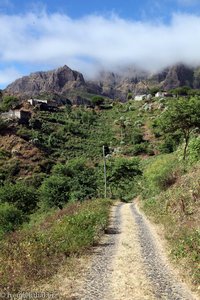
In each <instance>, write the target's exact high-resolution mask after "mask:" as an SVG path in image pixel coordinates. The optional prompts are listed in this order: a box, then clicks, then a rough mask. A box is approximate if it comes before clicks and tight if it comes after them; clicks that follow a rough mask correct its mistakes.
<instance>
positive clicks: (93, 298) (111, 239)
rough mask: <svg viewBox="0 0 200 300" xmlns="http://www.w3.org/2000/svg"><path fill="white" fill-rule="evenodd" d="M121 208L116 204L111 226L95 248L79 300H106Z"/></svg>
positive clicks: (120, 205)
mask: <svg viewBox="0 0 200 300" xmlns="http://www.w3.org/2000/svg"><path fill="white" fill-rule="evenodd" d="M121 207H122V204H118V205H117V206H115V207H114V209H113V212H112V220H111V226H110V227H109V228H108V230H107V233H106V234H105V236H104V238H103V240H102V241H101V243H100V245H99V246H98V247H96V249H95V250H94V251H95V253H94V254H95V255H94V259H93V262H92V265H91V267H90V270H89V272H88V274H87V276H86V280H85V283H84V285H83V288H82V291H81V296H79V297H77V299H81V300H103V299H108V298H107V296H106V294H107V292H108V289H109V285H110V283H109V281H110V273H111V272H112V270H111V263H112V260H113V257H114V255H115V251H116V247H117V235H119V233H120V232H119V227H120V223H121V213H120V212H121Z"/></svg>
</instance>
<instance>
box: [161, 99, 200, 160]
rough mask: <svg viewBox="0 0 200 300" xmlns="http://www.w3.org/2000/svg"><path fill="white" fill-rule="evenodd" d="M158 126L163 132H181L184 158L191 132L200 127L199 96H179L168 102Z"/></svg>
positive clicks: (184, 157)
mask: <svg viewBox="0 0 200 300" xmlns="http://www.w3.org/2000/svg"><path fill="white" fill-rule="evenodd" d="M160 127H161V129H162V130H163V132H164V133H171V134H174V133H175V132H178V131H179V132H181V133H182V134H183V137H184V141H185V144H184V152H183V160H185V159H186V155H187V149H188V145H189V140H190V137H191V133H192V131H193V130H194V129H195V128H198V129H200V98H199V97H192V98H190V99H185V98H179V99H178V100H176V101H173V102H171V103H170V104H169V106H168V109H167V110H166V111H165V112H164V113H163V114H162V115H161V117H160Z"/></svg>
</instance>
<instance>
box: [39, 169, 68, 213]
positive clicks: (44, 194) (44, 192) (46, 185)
mask: <svg viewBox="0 0 200 300" xmlns="http://www.w3.org/2000/svg"><path fill="white" fill-rule="evenodd" d="M69 191H70V184H69V182H68V178H67V177H64V176H58V175H52V176H50V177H49V178H47V179H45V180H44V181H43V183H42V185H41V187H40V189H39V195H40V205H41V206H42V207H59V208H63V206H64V205H65V204H66V203H67V202H68V201H69Z"/></svg>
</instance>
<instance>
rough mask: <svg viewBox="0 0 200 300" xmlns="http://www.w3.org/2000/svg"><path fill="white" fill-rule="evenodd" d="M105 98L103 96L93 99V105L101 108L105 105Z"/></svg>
mask: <svg viewBox="0 0 200 300" xmlns="http://www.w3.org/2000/svg"><path fill="white" fill-rule="evenodd" d="M104 100H105V99H104V97H102V96H94V97H92V99H91V102H92V104H94V105H95V106H100V105H101V104H103V103H104Z"/></svg>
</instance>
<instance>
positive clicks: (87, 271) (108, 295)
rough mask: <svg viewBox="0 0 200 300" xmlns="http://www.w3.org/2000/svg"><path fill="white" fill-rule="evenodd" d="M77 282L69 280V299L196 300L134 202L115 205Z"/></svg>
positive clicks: (153, 229)
mask: <svg viewBox="0 0 200 300" xmlns="http://www.w3.org/2000/svg"><path fill="white" fill-rule="evenodd" d="M82 270H83V272H82V273H81V278H82V279H84V280H83V281H82V283H81V282H78V281H76V279H74V282H73V283H72V286H73V290H74V293H71V296H72V295H73V297H71V298H66V299H71V300H72V299H73V300H156V299H161V300H197V299H198V298H197V297H196V296H194V295H193V294H192V292H191V291H190V289H189V288H188V286H187V285H186V284H184V283H182V282H181V280H180V278H179V276H177V273H176V272H175V271H174V270H173V268H172V267H171V265H170V263H169V262H168V260H167V255H166V249H165V248H164V247H163V246H162V240H160V238H159V236H158V234H157V233H156V231H155V228H154V226H153V225H152V224H151V223H150V222H149V221H148V220H147V219H146V217H145V216H144V215H143V214H142V213H140V211H139V209H138V207H137V205H135V203H134V204H133V203H127V204H125V203H123V204H118V205H115V206H114V207H113V209H112V216H111V225H110V227H109V228H108V230H107V233H106V234H105V236H104V238H103V239H102V241H101V243H100V245H99V246H97V247H95V248H94V253H93V255H92V258H91V260H90V263H89V264H86V265H85V267H83V269H82Z"/></svg>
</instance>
